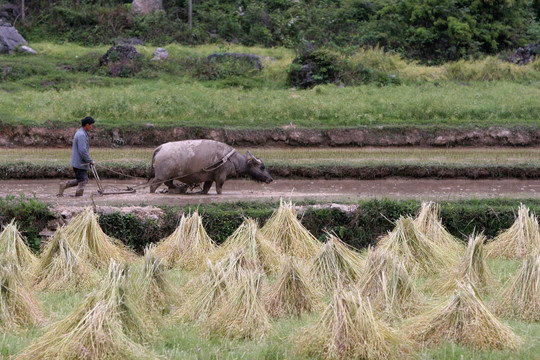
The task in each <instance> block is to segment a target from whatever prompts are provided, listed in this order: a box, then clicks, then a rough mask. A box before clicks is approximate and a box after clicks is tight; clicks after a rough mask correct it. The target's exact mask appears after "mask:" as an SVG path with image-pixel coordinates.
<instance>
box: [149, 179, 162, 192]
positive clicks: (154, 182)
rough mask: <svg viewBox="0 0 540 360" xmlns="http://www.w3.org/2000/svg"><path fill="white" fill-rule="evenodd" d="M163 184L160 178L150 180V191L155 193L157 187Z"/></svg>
mask: <svg viewBox="0 0 540 360" xmlns="http://www.w3.org/2000/svg"><path fill="white" fill-rule="evenodd" d="M161 184H162V180H160V179H158V178H153V179H152V180H151V182H150V193H151V194H153V193H155V192H156V190H157V188H158V187H160V186H161Z"/></svg>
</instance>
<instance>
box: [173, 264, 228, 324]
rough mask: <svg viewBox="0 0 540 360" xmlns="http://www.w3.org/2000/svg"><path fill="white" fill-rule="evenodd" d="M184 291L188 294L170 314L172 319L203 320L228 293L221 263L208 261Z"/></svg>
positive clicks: (225, 276)
mask: <svg viewBox="0 0 540 360" xmlns="http://www.w3.org/2000/svg"><path fill="white" fill-rule="evenodd" d="M184 292H185V293H187V294H189V295H188V296H187V299H186V300H185V301H184V304H183V306H182V307H181V308H180V309H178V311H176V312H175V313H174V314H173V315H172V319H173V320H183V321H195V322H199V323H203V322H205V321H206V319H208V317H209V316H210V314H211V313H212V312H213V311H214V309H216V308H218V307H219V306H220V305H221V304H222V303H223V301H225V299H226V296H227V293H228V282H227V274H226V270H225V269H224V268H223V264H222V263H218V264H214V263H212V262H210V261H208V264H207V266H206V270H205V271H204V272H203V273H202V274H201V275H199V276H198V277H197V278H195V279H193V280H192V281H190V282H188V283H187V284H186V286H185V287H184Z"/></svg>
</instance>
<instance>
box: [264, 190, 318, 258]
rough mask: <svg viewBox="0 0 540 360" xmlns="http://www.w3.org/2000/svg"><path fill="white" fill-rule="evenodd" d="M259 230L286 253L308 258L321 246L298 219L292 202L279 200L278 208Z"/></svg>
mask: <svg viewBox="0 0 540 360" xmlns="http://www.w3.org/2000/svg"><path fill="white" fill-rule="evenodd" d="M261 231H262V233H263V234H264V235H265V236H266V238H267V239H268V240H270V241H272V242H274V243H276V244H277V245H278V247H279V248H280V249H281V251H282V252H283V253H284V254H287V255H291V256H295V257H299V258H303V259H310V258H312V257H313V256H315V254H317V252H318V251H319V249H320V247H321V243H320V242H319V241H318V240H317V239H316V238H315V237H314V236H313V235H312V234H311V233H310V232H309V231H308V229H306V228H305V227H304V226H303V225H302V223H301V222H300V220H298V218H297V214H296V211H295V209H294V206H293V204H292V202H285V201H283V200H281V202H280V205H279V208H278V209H277V210H276V211H274V213H273V214H272V216H271V217H270V218H269V219H268V221H267V222H266V224H265V225H264V226H263V227H262V228H261Z"/></svg>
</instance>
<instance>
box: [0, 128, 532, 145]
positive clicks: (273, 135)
mask: <svg viewBox="0 0 540 360" xmlns="http://www.w3.org/2000/svg"><path fill="white" fill-rule="evenodd" d="M76 130H77V128H76V127H67V128H66V127H58V126H55V124H54V123H52V122H51V123H49V124H47V125H46V126H41V127H30V126H24V125H17V126H10V125H0V146H9V147H15V146H47V147H66V146H69V145H70V144H71V141H72V138H73V134H74V133H75V131H76ZM90 137H91V140H90V143H91V144H92V146H96V147H120V146H124V145H125V146H144V147H149V146H157V145H159V144H162V143H165V142H169V141H178V140H188V139H212V140H217V141H222V142H226V143H227V144H230V145H233V146H333V147H335V146H440V147H453V146H473V147H479V146H540V129H539V128H526V127H513V128H501V127H489V128H471V129H447V128H436V127H429V128H409V127H383V126H381V127H378V128H367V127H366V128H365V127H360V128H352V129H328V130H311V129H296V128H294V127H293V128H291V127H282V128H277V129H269V130H230V129H208V128H199V127H174V128H166V129H164V128H156V127H154V126H153V125H148V126H146V127H142V128H141V127H139V128H131V129H130V128H122V129H121V128H113V129H103V128H102V129H100V128H99V127H96V128H95V130H94V131H93V132H92V133H91V134H90Z"/></svg>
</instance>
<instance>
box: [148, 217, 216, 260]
mask: <svg viewBox="0 0 540 360" xmlns="http://www.w3.org/2000/svg"><path fill="white" fill-rule="evenodd" d="M214 248H215V243H214V241H213V240H212V239H211V238H210V236H208V234H207V233H206V230H205V229H204V227H203V224H202V219H201V217H200V216H199V213H198V212H197V211H195V212H194V213H193V214H192V215H190V216H187V217H186V216H183V215H182V218H181V219H180V224H179V225H178V227H177V228H176V230H175V231H174V232H173V233H172V234H171V235H169V236H168V237H166V238H165V239H163V240H162V241H161V242H160V243H159V244H158V245H157V247H156V254H157V255H158V256H159V257H161V258H162V259H163V261H164V262H165V265H166V266H167V267H169V268H171V267H173V266H176V265H179V266H181V267H182V268H184V269H186V270H194V269H200V268H201V267H203V266H204V259H205V258H206V256H207V255H208V254H209V253H210V252H211V251H212V250H214Z"/></svg>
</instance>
